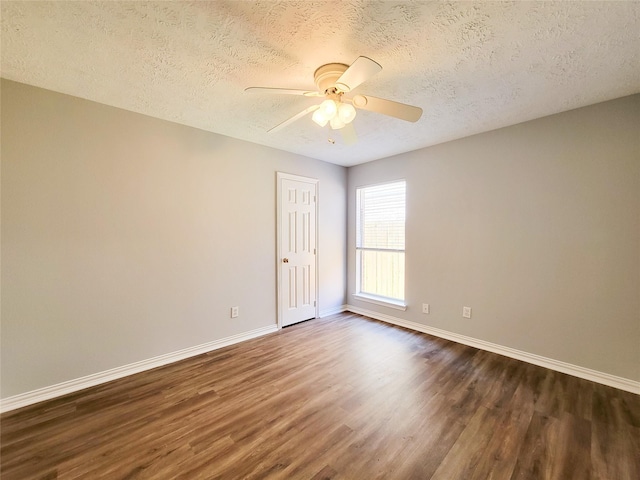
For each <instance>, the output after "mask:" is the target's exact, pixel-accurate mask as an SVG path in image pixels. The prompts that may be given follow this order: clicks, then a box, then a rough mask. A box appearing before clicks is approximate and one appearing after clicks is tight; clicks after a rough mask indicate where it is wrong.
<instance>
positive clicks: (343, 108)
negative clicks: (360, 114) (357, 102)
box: [338, 103, 356, 124]
mask: <svg viewBox="0 0 640 480" xmlns="http://www.w3.org/2000/svg"><path fill="white" fill-rule="evenodd" d="M338 117H339V118H340V120H342V122H343V123H345V124H347V123H351V122H353V119H354V118H356V109H355V108H354V107H353V105H351V104H349V103H341V104H340V105H338Z"/></svg>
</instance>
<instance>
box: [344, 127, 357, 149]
mask: <svg viewBox="0 0 640 480" xmlns="http://www.w3.org/2000/svg"><path fill="white" fill-rule="evenodd" d="M340 134H341V135H342V140H344V144H345V145H353V144H355V143H357V141H358V136H357V135H356V129H355V128H354V127H353V123H347V124H346V125H345V126H344V127H342V128H341V129H340Z"/></svg>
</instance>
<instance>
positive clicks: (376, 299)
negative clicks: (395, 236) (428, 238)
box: [352, 178, 407, 311]
mask: <svg viewBox="0 0 640 480" xmlns="http://www.w3.org/2000/svg"><path fill="white" fill-rule="evenodd" d="M396 183H403V184H404V206H405V221H404V228H403V243H404V244H405V248H404V249H398V248H380V247H375V248H374V247H362V246H360V245H359V241H358V240H359V238H360V235H359V232H360V231H361V228H362V220H361V217H360V195H361V193H360V192H361V191H363V190H366V189H368V188H372V187H381V186H384V185H393V184H396ZM355 196H356V198H355V205H356V212H355V264H356V272H355V273H356V275H355V277H356V278H355V280H356V285H355V293H353V294H352V296H353V297H354V298H356V299H358V300H361V301H364V302H368V303H373V304H376V305H382V306H385V307H389V308H393V309H396V310H403V311H404V310H406V309H407V304H406V284H405V281H406V205H407V181H406V179H404V178H400V179H397V180H392V181H387V182H381V183H375V184H370V185H361V186H358V187H356V189H355ZM366 251H374V252H376V251H377V252H396V253H403V254H404V256H403V262H404V268H403V270H404V279H403V292H402V296H403V297H404V298H403V299H398V298H391V297H386V296H383V295H377V294H372V293H368V292H363V291H362V281H361V280H362V278H361V273H362V252H366Z"/></svg>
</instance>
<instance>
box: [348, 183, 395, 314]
mask: <svg viewBox="0 0 640 480" xmlns="http://www.w3.org/2000/svg"><path fill="white" fill-rule="evenodd" d="M405 197H406V182H405V181H404V180H403V181H400V182H393V183H385V184H383V185H374V186H371V187H362V188H358V189H356V272H357V274H356V283H357V285H356V296H358V297H360V298H364V299H365V300H366V299H369V300H371V301H374V302H375V301H376V300H377V301H381V302H382V303H383V304H391V305H392V306H393V305H395V306H399V307H404V221H405V204H406V200H405ZM376 303H377V302H376Z"/></svg>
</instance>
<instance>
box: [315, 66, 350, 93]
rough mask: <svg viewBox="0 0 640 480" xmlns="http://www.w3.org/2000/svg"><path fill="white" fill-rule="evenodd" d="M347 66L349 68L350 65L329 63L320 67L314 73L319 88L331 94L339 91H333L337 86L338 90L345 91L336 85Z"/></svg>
mask: <svg viewBox="0 0 640 480" xmlns="http://www.w3.org/2000/svg"><path fill="white" fill-rule="evenodd" d="M347 68H349V65H345V64H344V63H328V64H326V65H322V66H321V67H320V68H318V69H317V70H316V71H315V73H314V74H313V78H314V80H315V82H316V86H317V87H318V90H320V91H321V92H324V93H327V94H331V93H338V92H332V91H331V90H332V89H333V88H337V90H339V91H340V92H343V91H344V90H341V89H340V88H339V87H338V86H336V82H337V81H338V79H339V78H340V77H341V76H342V74H343V73H344V72H345V71H346V70H347Z"/></svg>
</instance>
